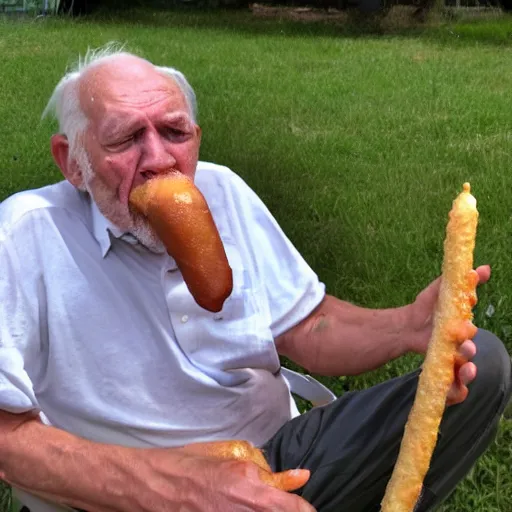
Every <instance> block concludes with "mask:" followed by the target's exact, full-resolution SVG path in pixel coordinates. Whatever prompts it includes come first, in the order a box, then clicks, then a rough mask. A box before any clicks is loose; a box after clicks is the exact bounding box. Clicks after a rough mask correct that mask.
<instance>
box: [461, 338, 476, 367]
mask: <svg viewBox="0 0 512 512" xmlns="http://www.w3.org/2000/svg"><path fill="white" fill-rule="evenodd" d="M475 356H476V345H475V344H474V343H473V341H471V340H466V341H465V342H464V343H462V345H461V346H460V347H459V353H458V355H457V359H460V362H459V366H462V364H463V363H464V362H466V361H471V360H472V359H473V358H474V357H475Z"/></svg>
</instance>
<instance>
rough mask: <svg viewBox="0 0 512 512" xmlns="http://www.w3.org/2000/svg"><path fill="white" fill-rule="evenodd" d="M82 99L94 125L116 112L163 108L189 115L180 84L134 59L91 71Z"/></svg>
mask: <svg viewBox="0 0 512 512" xmlns="http://www.w3.org/2000/svg"><path fill="white" fill-rule="evenodd" d="M79 99H80V106H81V107H82V110H83V112H84V113H85V115H86V116H87V117H88V118H89V119H90V120H92V121H93V122H94V121H95V120H100V119H101V118H103V117H104V116H105V115H109V114H112V113H115V112H116V111H117V110H119V111H127V110H131V111H134V110H140V111H144V112H151V110H152V109H154V108H160V109H164V110H168V111H169V112H172V111H176V112H177V111H182V112H185V113H187V114H188V115H190V111H189V106H188V104H187V101H186V98H185V95H184V94H183V92H182V91H181V89H180V88H179V86H178V84H177V83H176V82H175V81H174V80H173V79H172V78H171V77H169V76H165V75H162V74H161V73H159V72H158V71H157V70H156V69H155V68H154V67H153V66H152V65H151V64H150V63H149V62H146V61H144V60H142V59H138V58H135V57H125V58H118V59H116V60H112V61H109V62H106V63H102V64H99V65H97V66H94V67H92V68H91V69H89V70H88V71H87V72H86V74H85V75H84V76H83V77H82V79H81V81H80V85H79Z"/></svg>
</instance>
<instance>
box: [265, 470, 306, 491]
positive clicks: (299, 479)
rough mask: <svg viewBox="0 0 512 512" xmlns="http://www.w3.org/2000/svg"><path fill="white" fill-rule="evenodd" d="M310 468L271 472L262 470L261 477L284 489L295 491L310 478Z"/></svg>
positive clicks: (268, 482) (269, 483)
mask: <svg viewBox="0 0 512 512" xmlns="http://www.w3.org/2000/svg"><path fill="white" fill-rule="evenodd" d="M309 477H310V471H309V469H290V470H288V471H281V472H280V473H269V472H268V471H264V470H260V478H261V480H263V481H264V482H265V483H266V484H268V485H270V486H272V487H275V488H277V489H281V490H282V491H295V490H296V489H299V488H300V487H302V486H303V485H305V483H306V482H307V481H308V480H309Z"/></svg>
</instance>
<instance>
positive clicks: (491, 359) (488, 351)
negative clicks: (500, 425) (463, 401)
mask: <svg viewBox="0 0 512 512" xmlns="http://www.w3.org/2000/svg"><path fill="white" fill-rule="evenodd" d="M474 342H475V345H476V348H477V353H476V356H475V358H474V359H473V362H474V363H475V365H476V367H477V377H476V379H475V381H474V382H473V383H472V384H471V385H470V393H469V394H470V396H471V395H472V394H473V395H476V398H480V399H481V398H483V397H487V398H488V399H489V400H491V401H495V400H497V399H498V400H499V399H501V400H502V401H503V408H504V407H505V405H506V403H507V401H508V399H509V397H510V392H511V367H512V362H511V357H510V354H509V353H508V352H507V349H506V348H505V346H504V345H503V343H502V341H501V340H500V339H499V338H498V337H497V336H495V335H494V334H493V333H492V332H489V331H486V330H485V329H479V330H478V333H477V335H476V336H475V338H474Z"/></svg>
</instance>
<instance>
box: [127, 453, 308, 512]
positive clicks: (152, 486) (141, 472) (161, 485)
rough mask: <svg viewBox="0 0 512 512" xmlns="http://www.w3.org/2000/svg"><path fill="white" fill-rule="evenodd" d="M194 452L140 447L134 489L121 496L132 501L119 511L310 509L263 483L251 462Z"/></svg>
mask: <svg viewBox="0 0 512 512" xmlns="http://www.w3.org/2000/svg"><path fill="white" fill-rule="evenodd" d="M196 448H197V445H196ZM196 451H197V450H196V449H193V450H187V447H186V446H185V447H183V448H171V449H150V450H143V451H142V452H143V453H142V459H141V464H140V466H139V467H138V468H137V472H136V473H137V476H136V480H135V481H133V485H134V486H135V487H133V486H132V487H131V490H130V492H129V496H126V497H125V498H129V499H130V500H133V499H135V503H133V506H131V507H130V506H124V505H127V503H126V504H125V503H123V506H122V509H123V510H126V511H127V512H128V511H131V510H133V511H134V512H135V511H137V512H139V511H141V512H142V511H144V512H157V511H158V512H167V511H168V512H176V511H180V512H225V511H227V510H229V511H230V512H242V511H243V512H252V511H254V512H271V511H272V512H315V509H314V508H313V507H312V506H311V505H310V504H308V503H307V502H306V501H305V500H303V499H302V498H300V497H299V496H297V495H295V494H289V493H287V492H284V491H280V490H278V489H275V488H273V487H271V486H269V485H267V484H265V483H264V482H263V481H262V480H261V478H260V471H261V468H260V467H259V466H258V465H257V464H255V463H253V462H247V461H241V460H229V459H218V458H216V457H211V456H202V455H198V454H197V453H194V452H196ZM130 480H132V478H130ZM127 483H128V482H127Z"/></svg>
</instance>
